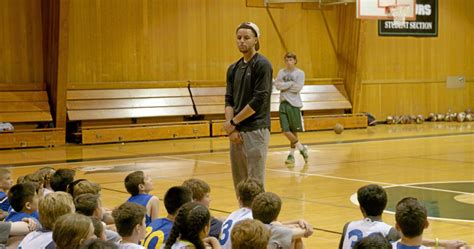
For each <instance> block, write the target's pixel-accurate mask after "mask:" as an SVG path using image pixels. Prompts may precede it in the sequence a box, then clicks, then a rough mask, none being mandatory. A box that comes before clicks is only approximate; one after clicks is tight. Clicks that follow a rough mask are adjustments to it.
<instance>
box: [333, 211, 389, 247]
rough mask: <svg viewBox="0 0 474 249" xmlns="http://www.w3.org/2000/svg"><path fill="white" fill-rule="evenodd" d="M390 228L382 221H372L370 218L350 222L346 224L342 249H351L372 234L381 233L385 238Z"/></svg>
mask: <svg viewBox="0 0 474 249" xmlns="http://www.w3.org/2000/svg"><path fill="white" fill-rule="evenodd" d="M391 229H392V226H390V225H389V224H387V223H385V222H383V221H373V220H371V219H370V218H365V219H363V220H358V221H352V222H350V223H349V224H348V226H347V229H346V233H345V234H344V242H343V244H342V248H343V249H351V248H352V246H354V244H355V243H356V242H357V241H358V240H360V239H362V238H365V237H367V236H369V235H370V234H372V233H381V234H382V235H383V236H384V237H387V235H388V234H389V232H390V230H391Z"/></svg>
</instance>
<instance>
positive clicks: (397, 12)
mask: <svg viewBox="0 0 474 249" xmlns="http://www.w3.org/2000/svg"><path fill="white" fill-rule="evenodd" d="M386 12H387V13H390V14H391V15H392V16H393V25H394V26H396V27H404V26H405V23H406V17H407V16H408V14H410V5H409V4H399V5H391V6H387V7H386Z"/></svg>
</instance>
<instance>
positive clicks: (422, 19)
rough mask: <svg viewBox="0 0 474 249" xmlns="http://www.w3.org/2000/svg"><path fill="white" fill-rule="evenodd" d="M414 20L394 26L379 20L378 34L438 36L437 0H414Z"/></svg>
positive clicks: (386, 21)
mask: <svg viewBox="0 0 474 249" xmlns="http://www.w3.org/2000/svg"><path fill="white" fill-rule="evenodd" d="M415 9H416V20H415V21H406V23H405V25H404V26H401V27H400V26H396V25H394V24H393V21H392V20H379V36H427V37H433V36H438V0H416V8H415Z"/></svg>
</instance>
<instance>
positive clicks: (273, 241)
mask: <svg viewBox="0 0 474 249" xmlns="http://www.w3.org/2000/svg"><path fill="white" fill-rule="evenodd" d="M281 204H282V203H281V199H280V197H279V196H278V195H277V194H274V193H271V192H265V193H261V194H259V195H258V196H256V197H255V199H254V200H253V203H252V214H253V218H254V219H256V220H260V221H261V222H262V223H263V224H265V225H266V226H267V228H268V229H270V232H271V235H270V241H269V242H268V248H278V249H291V248H304V245H303V240H302V238H303V237H304V238H307V237H309V236H311V235H312V234H313V227H312V226H311V225H310V224H309V223H308V222H306V221H305V220H297V221H289V222H283V223H280V222H278V221H277V219H278V215H279V214H280V210H281Z"/></svg>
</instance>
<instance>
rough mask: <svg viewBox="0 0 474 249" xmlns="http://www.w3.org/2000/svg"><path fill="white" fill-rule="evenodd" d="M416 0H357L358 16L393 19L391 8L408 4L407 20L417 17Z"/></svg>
mask: <svg viewBox="0 0 474 249" xmlns="http://www.w3.org/2000/svg"><path fill="white" fill-rule="evenodd" d="M415 2H416V0H357V3H356V5H357V18H359V19H380V20H392V19H393V15H392V13H390V11H389V8H390V7H394V6H400V5H403V6H406V8H407V16H406V19H407V20H415V19H416V3H415Z"/></svg>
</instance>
